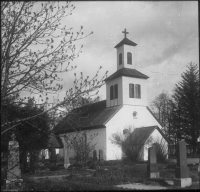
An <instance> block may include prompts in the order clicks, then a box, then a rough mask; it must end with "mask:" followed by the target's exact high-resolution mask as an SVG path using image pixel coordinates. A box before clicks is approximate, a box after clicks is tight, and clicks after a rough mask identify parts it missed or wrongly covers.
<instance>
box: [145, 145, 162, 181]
mask: <svg viewBox="0 0 200 192" xmlns="http://www.w3.org/2000/svg"><path fill="white" fill-rule="evenodd" d="M147 173H148V176H149V177H150V178H159V171H158V164H157V158H156V147H155V146H152V147H150V148H149V149H148V164H147Z"/></svg>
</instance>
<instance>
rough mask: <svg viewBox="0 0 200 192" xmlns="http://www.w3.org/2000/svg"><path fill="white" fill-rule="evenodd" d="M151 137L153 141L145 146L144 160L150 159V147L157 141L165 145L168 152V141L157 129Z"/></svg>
mask: <svg viewBox="0 0 200 192" xmlns="http://www.w3.org/2000/svg"><path fill="white" fill-rule="evenodd" d="M150 137H151V138H152V139H153V141H152V142H150V143H147V144H146V145H145V146H144V160H148V148H149V147H151V146H152V144H153V143H155V142H158V143H160V144H161V145H162V146H163V147H165V150H166V152H168V143H167V141H166V140H165V139H164V138H163V137H162V135H161V134H160V132H159V131H158V130H157V129H155V130H154V131H153V133H152V134H151V135H150Z"/></svg>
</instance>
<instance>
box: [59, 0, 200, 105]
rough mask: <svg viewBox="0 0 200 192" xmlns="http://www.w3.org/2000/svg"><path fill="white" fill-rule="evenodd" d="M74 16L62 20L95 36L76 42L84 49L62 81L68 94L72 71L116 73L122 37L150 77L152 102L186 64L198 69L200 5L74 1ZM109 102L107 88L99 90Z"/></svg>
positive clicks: (138, 66) (168, 89)
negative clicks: (130, 42) (131, 44)
mask: <svg viewBox="0 0 200 192" xmlns="http://www.w3.org/2000/svg"><path fill="white" fill-rule="evenodd" d="M72 3H73V5H74V6H75V7H76V8H75V9H74V11H73V13H72V15H71V16H69V17H67V18H65V19H64V20H62V24H66V25H67V26H68V27H69V28H70V27H73V31H74V32H76V31H78V30H79V29H80V27H81V26H83V31H84V33H85V34H89V33H90V32H91V31H93V34H92V35H90V36H88V37H87V38H85V39H82V40H80V41H78V42H77V43H76V46H77V49H78V48H79V47H80V46H81V45H84V46H83V50H82V53H81V54H80V56H79V57H78V58H77V59H75V60H74V61H73V63H72V64H73V65H77V69H76V70H75V71H73V72H72V73H68V74H66V75H65V76H64V77H63V78H64V81H63V85H64V87H63V91H62V92H60V93H59V98H60V99H62V98H63V97H64V96H65V92H66V90H67V89H68V88H70V86H72V82H73V80H74V75H73V74H74V72H76V73H77V74H80V72H83V74H84V76H85V77H86V76H90V77H92V76H94V75H95V74H96V71H97V70H98V69H99V67H100V66H102V67H103V68H102V70H101V73H100V76H101V75H103V74H104V73H105V72H106V71H108V76H110V75H111V74H113V73H114V72H115V71H116V70H117V54H116V53H117V51H116V49H115V48H114V47H115V45H116V44H118V43H119V42H120V41H121V40H122V39H123V38H124V34H123V33H122V31H123V30H124V29H126V30H127V31H128V32H129V34H128V35H127V38H128V39H130V40H131V41H133V42H135V43H136V44H137V46H136V47H135V56H134V65H135V69H136V70H138V71H140V72H142V73H144V74H145V75H147V76H149V79H148V82H147V95H148V103H149V104H150V102H151V101H152V100H153V99H154V98H155V97H156V96H157V95H158V94H160V93H162V91H166V92H168V93H169V94H171V93H172V90H173V89H174V87H175V84H176V83H178V81H180V80H181V73H183V72H184V71H186V69H187V68H186V66H187V64H188V63H190V62H193V63H196V64H198V65H199V33H198V1H74V2H72ZM99 96H100V98H101V99H102V100H104V99H106V86H105V85H104V86H102V87H101V88H100V90H99Z"/></svg>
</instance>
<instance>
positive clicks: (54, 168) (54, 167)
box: [50, 165, 60, 171]
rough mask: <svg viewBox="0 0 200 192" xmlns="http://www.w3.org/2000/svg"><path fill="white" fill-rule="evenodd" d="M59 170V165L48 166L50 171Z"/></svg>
mask: <svg viewBox="0 0 200 192" xmlns="http://www.w3.org/2000/svg"><path fill="white" fill-rule="evenodd" d="M59 170H60V168H59V166H56V165H52V166H51V167H50V171H59Z"/></svg>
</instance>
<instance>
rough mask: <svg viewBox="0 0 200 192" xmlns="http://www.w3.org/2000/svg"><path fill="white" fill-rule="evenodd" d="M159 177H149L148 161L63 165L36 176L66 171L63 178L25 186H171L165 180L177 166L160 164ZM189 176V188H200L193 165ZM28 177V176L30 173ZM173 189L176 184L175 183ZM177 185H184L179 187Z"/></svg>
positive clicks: (58, 187) (28, 187)
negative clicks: (98, 165)
mask: <svg viewBox="0 0 200 192" xmlns="http://www.w3.org/2000/svg"><path fill="white" fill-rule="evenodd" d="M159 170H160V178H159V179H149V178H148V177H147V164H128V165H124V164H121V163H117V164H111V165H106V163H105V164H104V165H102V166H101V169H97V170H95V169H94V170H88V169H83V168H75V167H74V168H73V169H69V170H66V169H61V170H59V171H46V172H43V173H39V172H38V173H36V174H35V175H37V176H42V175H43V176H49V175H51V176H52V175H66V176H65V178H63V179H61V180H52V179H44V180H42V181H39V183H40V184H39V185H38V183H36V182H32V181H30V180H29V179H27V180H26V181H27V185H26V190H29V191H30V190H34V191H37V190H40V191H41V190H46V191H49V190H50V191H55V190H57V191H58V190H120V189H119V188H116V187H114V185H119V184H126V183H143V184H147V185H160V186H165V187H168V188H169V189H172V186H170V185H169V184H168V183H167V182H165V181H166V180H171V181H173V179H174V176H175V171H174V167H173V166H172V167H169V168H168V167H167V165H166V164H159ZM190 177H191V178H192V181H193V185H192V186H191V187H188V189H199V184H198V183H196V182H198V181H199V173H198V171H197V170H195V169H191V171H190ZM27 178H28V177H27ZM173 189H174V187H173ZM177 189H181V188H179V187H177Z"/></svg>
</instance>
